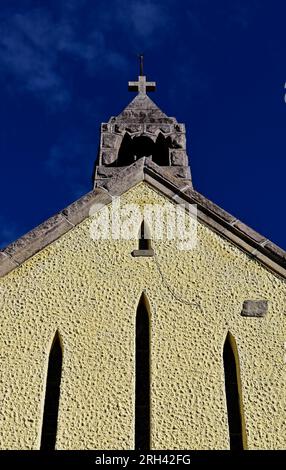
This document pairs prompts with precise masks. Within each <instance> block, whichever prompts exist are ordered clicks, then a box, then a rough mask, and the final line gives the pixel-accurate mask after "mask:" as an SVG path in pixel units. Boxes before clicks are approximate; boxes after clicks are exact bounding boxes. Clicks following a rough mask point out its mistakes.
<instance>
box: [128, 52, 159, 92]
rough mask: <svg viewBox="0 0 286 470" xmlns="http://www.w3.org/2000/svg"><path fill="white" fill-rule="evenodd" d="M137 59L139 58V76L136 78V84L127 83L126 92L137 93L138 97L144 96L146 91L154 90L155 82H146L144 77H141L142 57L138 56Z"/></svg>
mask: <svg viewBox="0 0 286 470" xmlns="http://www.w3.org/2000/svg"><path fill="white" fill-rule="evenodd" d="M139 58H140V75H139V77H138V82H128V90H129V91H138V93H139V95H146V91H155V90H156V82H147V81H146V76H145V75H143V55H140V56H139Z"/></svg>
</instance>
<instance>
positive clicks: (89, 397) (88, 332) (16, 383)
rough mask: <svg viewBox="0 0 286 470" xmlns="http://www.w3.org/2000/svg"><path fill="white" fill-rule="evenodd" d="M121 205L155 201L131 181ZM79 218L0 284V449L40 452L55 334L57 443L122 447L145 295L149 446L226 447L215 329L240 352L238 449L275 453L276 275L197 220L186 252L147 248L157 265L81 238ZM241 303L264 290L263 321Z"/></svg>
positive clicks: (280, 305) (125, 247) (278, 420)
mask: <svg viewBox="0 0 286 470" xmlns="http://www.w3.org/2000/svg"><path fill="white" fill-rule="evenodd" d="M122 202H132V203H138V204H141V205H142V204H144V203H149V204H150V203H164V202H165V198H164V197H163V196H161V195H159V194H158V193H157V192H156V191H154V190H153V189H151V188H150V187H149V186H148V185H147V184H146V183H140V184H139V185H137V186H136V187H135V188H133V189H132V190H130V191H129V192H127V193H126V194H125V195H124V196H123V198H122ZM90 222H91V220H90V219H86V220H85V221H84V222H82V223H81V224H80V225H79V226H77V227H75V228H74V229H72V230H71V231H70V232H68V233H67V234H65V235H63V236H62V237H61V238H60V239H58V240H57V241H56V242H54V243H52V244H51V245H50V246H48V247H47V248H45V249H44V250H43V251H42V252H40V253H38V254H37V255H35V256H33V257H32V258H31V259H29V260H28V261H26V262H25V263H24V264H23V265H22V266H20V267H19V268H18V269H16V270H14V271H13V272H11V273H9V274H8V275H7V276H5V278H3V279H1V280H0V288H1V290H0V310H1V317H0V318H1V329H0V341H1V348H0V353H1V362H0V364H1V367H0V370H1V377H0V400H1V405H0V413H1V422H0V447H1V448H2V449H37V448H39V444H40V433H41V424H42V413H43V398H44V393H45V380H46V373H47V364H48V356H49V350H50V346H51V343H52V340H53V337H54V335H55V332H56V330H57V329H58V330H59V332H60V335H61V339H62V342H63V374H62V382H61V398H60V410H59V423H58V437H57V448H58V449H96V448H99V449H100V448H105V449H132V448H133V446H134V429H133V428H134V413H133V410H134V330H135V313H136V308H137V305H138V301H139V298H140V296H141V294H142V291H143V290H145V292H146V295H147V297H148V300H149V303H150V310H151V312H150V315H151V396H152V404H151V409H152V448H155V449H156V448H157V449H163V448H165V449H167V448H170V449H176V448H178V449H189V448H190V449H227V448H228V446H229V443H228V426H227V415H226V402H225V394H224V375H223V367H222V350H223V344H224V340H225V337H226V335H227V332H228V331H230V332H231V334H232V335H233V336H234V338H235V340H236V344H237V349H238V353H239V358H240V368H241V381H242V396H243V405H244V413H245V422H246V433H247V446H248V448H250V449H282V448H285V447H286V429H285V422H286V419H285V410H286V406H285V405H286V403H285V401H286V400H285V357H284V356H285V350H284V342H285V341H286V334H285V294H286V289H285V283H284V282H283V281H282V280H280V279H279V278H278V277H276V276H275V275H273V274H271V273H270V272H268V271H267V270H266V269H265V268H263V267H262V266H260V265H259V264H258V263H257V262H256V261H255V260H251V259H250V258H249V257H248V256H247V255H245V254H244V253H242V252H240V251H239V250H238V249H237V248H236V247H235V246H233V245H231V244H230V243H228V242H227V241H225V240H224V239H222V238H221V237H220V236H218V235H217V234H215V233H213V232H211V231H210V230H209V229H208V228H207V227H205V226H203V225H201V224H200V225H199V227H198V238H199V246H198V248H197V249H195V250H191V251H178V250H177V248H176V242H175V241H169V242H168V243H166V242H164V243H163V242H161V241H155V242H154V243H153V247H154V248H155V251H156V255H157V262H158V265H159V266H160V270H161V272H160V270H159V269H158V265H157V264H156V262H155V259H154V258H133V257H132V256H131V255H130V253H131V251H132V250H133V249H134V248H137V246H136V243H135V242H134V241H132V240H131V241H108V240H106V241H100V242H94V241H92V240H91V238H90V236H89V226H90ZM162 274H163V278H162ZM169 286H172V287H171V289H170V288H169ZM172 289H174V291H175V292H173V291H172ZM246 299H268V300H269V310H268V313H267V315H266V317H265V318H244V317H241V315H240V311H241V309H242V303H243V301H244V300H246Z"/></svg>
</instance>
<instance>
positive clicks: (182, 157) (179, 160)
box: [170, 150, 188, 166]
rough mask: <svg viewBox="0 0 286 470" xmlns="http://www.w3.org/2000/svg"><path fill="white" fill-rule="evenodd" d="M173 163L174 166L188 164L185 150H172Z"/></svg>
mask: <svg viewBox="0 0 286 470" xmlns="http://www.w3.org/2000/svg"><path fill="white" fill-rule="evenodd" d="M170 155H171V164H172V165H174V166H187V165H188V157H187V154H186V152H185V150H170Z"/></svg>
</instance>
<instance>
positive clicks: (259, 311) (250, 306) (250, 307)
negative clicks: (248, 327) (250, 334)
mask: <svg viewBox="0 0 286 470" xmlns="http://www.w3.org/2000/svg"><path fill="white" fill-rule="evenodd" d="M267 309H268V301H267V300H245V301H244V302H243V306H242V312H241V315H242V316H243V317H255V318H261V317H265V315H266V313H267Z"/></svg>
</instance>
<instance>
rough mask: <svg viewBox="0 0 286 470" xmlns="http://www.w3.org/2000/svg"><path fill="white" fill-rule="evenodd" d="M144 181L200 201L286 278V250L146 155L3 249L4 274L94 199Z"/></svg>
mask: <svg viewBox="0 0 286 470" xmlns="http://www.w3.org/2000/svg"><path fill="white" fill-rule="evenodd" d="M141 181H146V182H147V183H148V184H149V185H150V186H151V187H152V188H155V189H156V190H158V191H159V192H161V193H162V194H164V195H165V196H167V197H168V198H169V199H171V200H173V201H174V202H177V203H179V204H186V206H187V205H188V204H196V205H197V209H198V219H199V221H200V222H202V223H203V224H205V225H207V226H208V227H209V228H210V229H212V230H213V231H215V232H216V233H218V234H219V235H221V236H222V237H224V238H226V239H227V240H229V241H231V242H232V243H233V244H234V245H236V246H237V247H239V248H240V249H241V250H243V251H244V252H246V253H247V254H248V255H249V256H250V257H251V258H254V259H256V260H257V261H259V262H260V263H262V264H263V265H264V266H266V267H267V268H268V269H270V270H271V271H272V272H274V273H275V274H278V275H279V276H281V277H282V278H286V252H285V251H284V250H282V249H281V248H279V247H278V246H276V245H275V244H274V243H272V242H271V241H269V240H268V239H266V238H265V237H263V236H262V235H260V234H259V233H257V232H255V231H254V230H252V229H251V228H250V227H248V226H247V225H245V224H244V223H243V222H241V221H240V220H238V219H237V218H235V217H233V216H232V215H231V214H229V213H228V212H226V211H224V210H223V209H221V208H220V207H219V206H217V205H216V204H214V203H213V202H212V201H210V200H209V199H207V198H205V197H204V196H203V195H202V194H200V193H198V192H197V191H195V190H194V189H193V188H192V186H191V184H190V185H188V184H187V183H186V181H185V180H183V179H180V178H176V177H174V176H172V175H170V174H168V173H166V172H165V171H164V170H163V169H162V168H161V167H160V166H158V165H156V164H155V163H153V162H152V161H150V160H148V159H146V158H142V159H140V160H138V161H137V162H135V163H134V164H133V165H130V166H129V167H126V168H124V169H122V170H121V171H120V173H118V174H117V175H115V176H114V177H113V178H112V179H107V180H106V181H104V180H101V181H99V182H98V183H97V184H98V186H97V187H96V188H95V189H94V190H93V191H90V192H89V193H87V194H86V195H84V196H83V197H81V198H80V199H78V200H77V201H75V202H74V203H73V204H71V205H70V206H68V207H67V208H65V209H64V210H63V211H61V212H59V213H58V214H56V215H55V216H53V217H51V218H50V219H48V220H47V221H45V222H44V223H42V224H41V225H39V226H38V227H36V228H35V229H33V230H31V231H30V232H28V233H27V234H26V235H24V236H23V237H21V238H19V239H18V240H16V241H15V242H13V243H11V244H10V245H8V246H7V247H6V248H5V249H3V250H1V251H0V277H3V276H5V275H6V274H8V273H9V272H10V271H12V270H13V269H15V268H16V267H18V266H19V265H20V264H21V263H23V262H24V261H26V260H27V259H28V258H30V257H31V256H33V255H35V254H36V253H38V252H39V251H41V250H42V249H43V248H45V247H46V246H48V245H49V244H50V243H52V242H53V241H55V240H57V239H58V238H59V237H60V236H62V235H63V234H64V233H67V232H68V231H69V230H71V229H72V228H73V227H74V226H76V225H77V224H79V223H81V222H82V221H83V220H84V219H86V218H87V217H88V216H89V210H90V208H91V206H92V205H93V204H98V205H99V207H100V205H101V206H104V205H106V204H108V203H110V202H111V201H112V197H114V196H120V195H122V194H123V193H124V192H126V191H127V190H129V189H131V188H132V187H133V186H135V185H136V184H138V183H139V182H141Z"/></svg>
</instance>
